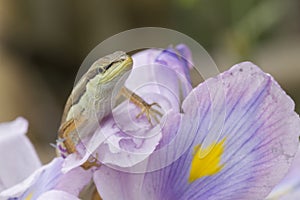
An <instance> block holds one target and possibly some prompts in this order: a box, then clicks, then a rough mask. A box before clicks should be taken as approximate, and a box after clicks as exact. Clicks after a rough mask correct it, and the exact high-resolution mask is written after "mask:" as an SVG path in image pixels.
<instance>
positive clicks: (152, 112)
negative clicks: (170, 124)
mask: <svg viewBox="0 0 300 200" xmlns="http://www.w3.org/2000/svg"><path fill="white" fill-rule="evenodd" d="M153 106H157V107H159V108H161V106H160V105H159V104H158V103H156V102H154V103H151V104H148V103H146V102H143V103H142V105H141V106H140V107H141V109H142V110H141V112H140V113H139V114H138V115H137V116H136V118H140V117H141V116H142V115H143V114H145V115H146V117H147V119H148V121H149V123H150V124H151V125H152V126H153V124H152V121H151V117H153V118H154V120H155V121H156V122H157V123H159V120H158V118H157V115H159V116H160V117H162V113H161V112H159V111H158V110H156V109H154V108H152V107H153Z"/></svg>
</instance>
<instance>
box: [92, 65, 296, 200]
mask: <svg viewBox="0 0 300 200" xmlns="http://www.w3.org/2000/svg"><path fill="white" fill-rule="evenodd" d="M220 81H221V85H223V87H221V89H220ZM208 86H209V87H208ZM214 86H215V87H214ZM222 89H223V90H222ZM220 91H221V92H224V95H225V96H223V95H222V94H220ZM212 102H214V104H212ZM212 105H214V106H212ZM183 111H184V115H183V117H182V120H181V124H180V127H179V131H178V133H177V134H176V139H175V141H176V142H175V144H176V146H177V149H174V148H170V151H167V152H165V153H166V154H167V156H165V155H161V156H162V158H163V159H162V160H161V162H165V159H167V158H170V159H172V158H173V159H174V158H175V157H174V156H175V155H177V154H176V151H179V152H180V151H182V149H183V148H187V151H185V152H184V154H183V155H182V156H181V157H180V158H179V159H178V160H176V161H175V162H173V163H172V164H171V165H169V166H168V167H165V168H163V169H160V170H157V171H154V172H148V173H146V174H130V173H124V172H120V171H115V170H112V169H109V168H105V167H103V168H100V169H99V170H98V171H97V173H96V174H95V177H94V179H95V182H96V184H97V188H98V190H99V192H100V194H101V195H102V196H103V197H107V198H108V199H118V197H123V199H139V197H141V196H143V195H144V196H143V197H144V198H143V199H179V200H180V199H189V200H190V199H191V200H192V199H208V200H209V199H214V200H217V199H222V200H226V199H264V198H265V197H266V196H267V195H268V193H269V192H270V191H271V189H272V188H273V187H274V186H275V185H276V184H277V183H278V182H279V181H280V179H281V178H282V177H283V176H284V174H285V173H286V172H287V170H288V168H289V166H290V164H291V162H292V159H293V157H294V155H295V153H296V151H297V148H298V136H299V128H300V120H299V116H298V115H297V114H296V113H295V112H294V103H293V101H292V100H291V99H290V98H289V97H288V96H287V95H286V94H285V92H284V91H283V90H282V89H281V88H280V87H279V85H278V84H277V83H276V82H275V81H274V80H273V78H272V77H271V76H270V75H267V74H265V73H263V72H262V71H261V70H260V69H258V68H257V67H256V66H255V65H253V64H252V63H247V62H246V63H241V64H238V65H236V66H234V67H233V68H232V69H230V70H229V71H227V72H225V73H223V74H221V75H219V76H218V77H217V78H212V79H209V80H207V81H206V82H205V83H203V84H201V85H199V86H198V87H197V88H195V89H194V90H193V91H192V93H191V94H190V95H189V96H188V97H187V98H186V99H185V101H184V103H183ZM223 113H225V114H224V115H223ZM211 120H213V121H211ZM216 127H217V128H216ZM194 130H196V137H194V136H195V134H194ZM211 135H213V136H211ZM208 136H209V137H210V138H215V139H216V140H215V141H213V140H211V139H209V140H205V139H206V138H207V137H208ZM177 137H178V138H179V139H177ZM190 137H192V138H190ZM203 141H212V142H211V144H209V143H208V144H205V145H203V146H202V142H203ZM211 145H213V146H212V147H210V146H211ZM207 148H208V149H209V151H207V152H206V151H205V150H206V149H207ZM175 150H176V151H175ZM200 150H203V151H200ZM198 152H204V154H201V155H200V154H199V157H196V156H198ZM201 156H202V157H201ZM207 158H209V159H207ZM151 159H152V158H150V159H149V162H150V163H151ZM195 160H196V161H197V160H198V163H201V165H198V166H197V162H194V161H195ZM199 160H200V161H199ZM156 161H157V159H156ZM192 164H195V165H192ZM197 167H198V170H199V171H198V172H197ZM192 169H193V170H194V171H196V172H195V174H196V175H195V174H193V173H192V172H191V170H192ZM102 170H103V171H102ZM191 176H192V178H191ZM116 177H118V179H117V180H113V179H114V178H116ZM100 178H101V179H102V180H110V181H109V182H105V181H101V180H100ZM136 180H142V182H139V184H138V185H136V184H135V183H134V181H136ZM104 185H105V186H104ZM102 187H105V188H106V189H105V190H104V189H101V188H102ZM131 187H133V188H134V189H132V188H131ZM109 188H110V189H109ZM112 194H113V195H112ZM108 195H112V198H111V197H110V196H108ZM135 195H136V196H137V198H135ZM104 199H105V198H104Z"/></svg>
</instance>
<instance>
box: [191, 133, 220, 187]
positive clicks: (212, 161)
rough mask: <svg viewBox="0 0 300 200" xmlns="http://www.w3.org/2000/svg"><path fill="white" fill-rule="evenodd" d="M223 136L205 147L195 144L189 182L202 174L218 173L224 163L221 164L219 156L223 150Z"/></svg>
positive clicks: (202, 175)
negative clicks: (218, 140)
mask: <svg viewBox="0 0 300 200" xmlns="http://www.w3.org/2000/svg"><path fill="white" fill-rule="evenodd" d="M224 142H225V138H224V139H223V140H221V141H220V142H218V143H217V142H214V143H212V144H210V145H209V146H208V147H207V148H201V145H197V146H195V152H194V157H193V160H192V162H191V167H190V176H189V180H188V181H189V183H192V182H193V181H195V180H197V179H199V178H202V177H204V176H212V175H214V174H216V173H218V172H219V171H220V170H221V169H222V168H223V167H224V165H221V164H220V162H221V157H222V154H223V152H224Z"/></svg>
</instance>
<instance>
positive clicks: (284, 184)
mask: <svg viewBox="0 0 300 200" xmlns="http://www.w3.org/2000/svg"><path fill="white" fill-rule="evenodd" d="M299 197H300V146H299V148H298V152H297V154H296V156H295V159H294V161H293V163H292V166H291V167H290V169H289V172H288V173H287V175H286V176H285V177H284V179H283V180H282V181H280V183H279V184H278V185H276V187H275V188H274V189H273V190H272V192H271V193H270V194H269V196H268V197H267V200H277V199H280V200H285V199H286V200H297V199H299Z"/></svg>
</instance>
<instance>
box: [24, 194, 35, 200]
mask: <svg viewBox="0 0 300 200" xmlns="http://www.w3.org/2000/svg"><path fill="white" fill-rule="evenodd" d="M32 196H33V193H30V194H29V195H28V196H27V197H26V198H25V200H30V199H31V198H32Z"/></svg>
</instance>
